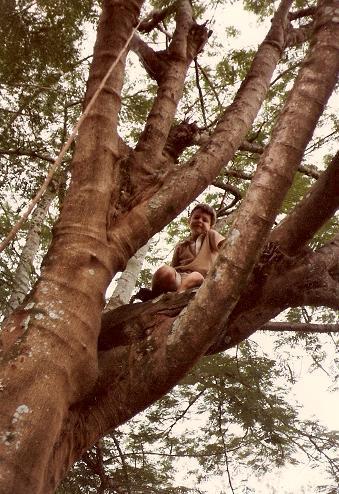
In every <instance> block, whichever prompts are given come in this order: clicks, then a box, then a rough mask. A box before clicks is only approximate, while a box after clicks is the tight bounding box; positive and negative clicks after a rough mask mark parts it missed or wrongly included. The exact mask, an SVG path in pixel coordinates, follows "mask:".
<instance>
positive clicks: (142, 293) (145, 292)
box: [131, 288, 157, 302]
mask: <svg viewBox="0 0 339 494" xmlns="http://www.w3.org/2000/svg"><path fill="white" fill-rule="evenodd" d="M155 297H157V295H156V294H155V293H154V292H153V291H152V290H151V289H150V288H140V290H139V291H138V292H137V293H136V294H135V295H133V297H132V298H131V302H134V300H141V302H148V300H152V299H153V298H155Z"/></svg>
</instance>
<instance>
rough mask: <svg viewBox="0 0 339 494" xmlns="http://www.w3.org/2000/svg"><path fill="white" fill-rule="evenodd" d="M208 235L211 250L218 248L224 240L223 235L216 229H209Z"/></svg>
mask: <svg viewBox="0 0 339 494" xmlns="http://www.w3.org/2000/svg"><path fill="white" fill-rule="evenodd" d="M209 236H210V245H211V247H212V250H214V251H216V250H219V249H220V247H221V245H222V243H223V242H224V240H225V237H223V236H222V235H221V234H220V233H219V232H217V231H216V230H210V231H209Z"/></svg>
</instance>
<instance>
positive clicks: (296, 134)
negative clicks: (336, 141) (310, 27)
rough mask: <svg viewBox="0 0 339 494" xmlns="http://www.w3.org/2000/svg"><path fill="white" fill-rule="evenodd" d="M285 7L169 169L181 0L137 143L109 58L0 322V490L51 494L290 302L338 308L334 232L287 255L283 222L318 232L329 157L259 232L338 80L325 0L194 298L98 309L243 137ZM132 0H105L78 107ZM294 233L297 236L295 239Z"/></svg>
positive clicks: (287, 228)
mask: <svg viewBox="0 0 339 494" xmlns="http://www.w3.org/2000/svg"><path fill="white" fill-rule="evenodd" d="M291 3H292V1H291V0H283V1H282V2H281V4H280V7H279V9H278V10H277V13H276V15H275V16H274V18H273V21H272V27H271V29H270V31H269V33H268V35H267V37H266V38H265V40H264V42H263V43H262V45H261V46H260V47H259V49H258V52H257V54H256V56H255V57H254V60H253V63H252V66H251V68H250V70H249V73H248V76H247V77H246V79H245V80H244V82H243V84H242V86H241V87H240V89H239V91H238V94H237V96H236V98H235V100H234V102H233V103H232V105H230V106H229V107H228V108H227V109H226V110H225V113H224V114H223V115H222V117H221V119H220V120H219V122H218V124H217V126H216V128H215V130H214V132H213V133H212V134H211V136H210V137H209V139H208V141H207V142H206V143H205V144H204V145H203V146H201V147H200V149H199V150H198V151H197V152H196V154H195V155H194V156H193V157H192V158H191V159H190V160H189V161H188V162H187V163H184V164H182V165H178V166H174V162H175V160H176V158H177V157H176V156H175V153H171V152H169V151H168V150H169V149H173V141H171V139H174V138H175V137H174V134H175V133H174V132H173V118H174V115H175V111H176V108H177V105H178V102H179V100H180V97H181V94H182V91H183V84H184V80H185V75H186V72H187V69H188V67H189V64H190V62H191V61H192V59H193V58H194V57H195V56H196V54H197V53H198V52H199V50H200V49H201V47H202V46H203V44H204V43H205V42H206V39H207V36H208V33H207V31H206V29H205V28H204V27H203V26H198V25H197V24H196V23H195V21H194V19H193V17H192V10H191V5H190V2H189V1H188V0H180V1H179V2H177V4H176V5H177V9H176V30H175V32H174V35H173V38H172V41H171V43H170V46H169V49H168V50H167V51H166V53H165V54H161V55H159V54H157V55H156V54H152V56H155V57H159V56H162V60H163V61H164V63H162V64H161V67H162V69H161V76H160V77H158V79H157V80H158V84H159V87H158V93H157V95H156V98H155V100H154V104H153V107H152V109H151V111H150V114H149V116H148V118H147V121H146V125H145V129H144V132H142V134H141V135H140V139H139V141H138V144H137V146H136V148H135V149H134V150H133V149H130V148H128V147H127V146H125V145H123V143H122V142H121V140H119V137H118V135H117V119H118V112H119V108H120V92H121V87H122V82H123V74H124V60H125V55H124V56H123V57H122V58H121V59H120V61H119V63H118V65H117V66H116V68H115V69H114V71H113V74H112V76H111V77H110V78H109V80H108V81H107V84H106V87H105V88H104V90H103V91H102V92H101V93H100V96H99V98H98V100H97V102H96V104H95V105H94V107H93V109H92V110H91V112H90V114H89V116H88V118H87V119H86V120H85V122H84V124H83V125H82V127H81V129H80V131H79V135H78V138H77V144H76V150H75V155H74V159H73V168H72V182H71V185H70V188H69V191H68V193H67V196H66V198H65V201H64V205H63V210H62V213H61V216H60V219H59V221H58V223H57V225H56V227H55V229H54V237H53V242H52V245H51V248H50V250H49V252H48V254H47V256H46V258H45V261H44V266H43V272H42V276H41V278H40V280H39V281H38V283H37V284H36V286H35V287H34V289H33V291H32V293H31V294H30V296H29V298H28V299H27V300H26V302H25V305H24V306H21V307H19V308H18V309H17V310H16V311H14V312H13V314H12V315H11V316H10V317H9V318H8V319H7V321H6V325H5V328H4V330H3V335H2V344H3V354H4V358H3V362H2V367H1V394H2V403H3V407H2V414H1V417H0V430H1V432H0V436H1V443H0V448H1V457H2V463H1V469H2V470H1V475H2V476H1V481H0V482H1V489H3V491H4V492H6V493H7V492H15V493H16V494H23V493H27V492H28V491H29V492H34V493H36V494H39V493H44V494H47V493H49V492H53V490H54V488H55V485H56V484H57V483H58V482H59V481H60V479H61V478H62V477H63V476H64V474H65V472H66V471H67V469H68V468H69V466H70V465H71V464H72V463H73V462H74V461H75V460H76V459H78V458H79V457H80V456H81V455H82V454H83V453H84V452H85V451H86V450H87V449H88V448H89V446H91V445H92V444H94V443H95V442H97V440H98V439H99V438H100V437H101V436H102V435H104V434H105V433H106V432H107V431H109V430H110V429H112V428H113V427H115V426H117V425H119V424H121V423H123V422H124V421H126V420H128V419H129V418H130V417H132V416H133V415H135V414H136V413H138V412H139V411H140V410H142V409H143V408H145V407H147V406H148V405H150V404H151V403H153V402H154V401H155V400H157V399H158V398H159V397H160V396H162V395H163V394H164V393H166V392H167V391H168V390H169V389H171V387H172V386H174V385H175V384H176V383H177V382H178V380H179V379H180V378H181V377H182V376H183V375H185V373H187V372H188V371H189V369H190V368H191V367H192V365H193V364H194V363H195V362H196V361H197V359H198V358H199V357H201V356H202V355H204V354H206V353H212V352H216V351H221V350H224V349H227V348H229V347H230V346H232V345H235V344H236V343H238V342H239V341H241V340H243V339H244V338H247V337H248V336H249V335H250V334H251V333H252V332H253V331H255V330H256V329H259V328H260V327H262V326H263V325H265V324H266V323H267V322H268V321H269V320H270V319H271V318H272V317H274V316H276V315H277V314H278V313H279V312H280V311H281V310H283V309H284V308H286V307H288V306H293V304H295V305H300V304H306V303H307V304H310V305H327V306H328V307H333V308H335V307H338V300H339V294H338V284H339V280H338V273H339V268H338V250H339V239H338V238H335V239H334V240H333V241H332V242H329V243H328V244H326V245H325V246H323V247H322V248H321V249H319V250H318V251H317V252H305V251H302V250H301V249H300V252H299V253H298V256H288V255H286V252H287V253H289V252H290V250H289V249H290V247H289V245H290V243H292V242H293V249H294V248H295V249H299V247H303V246H304V245H305V243H306V242H307V240H308V237H309V236H308V234H307V232H305V231H303V229H301V231H300V236H298V231H297V228H295V225H294V219H293V218H295V217H296V216H298V218H299V221H300V222H302V223H303V222H304V221H306V217H307V216H308V215H310V214H314V215H316V216H317V217H321V218H320V219H319V221H314V222H312V227H311V230H312V232H314V230H315V229H316V228H318V227H319V225H320V224H321V223H322V222H323V221H324V219H325V218H327V217H328V215H329V214H330V211H332V210H333V205H334V204H335V200H332V199H333V197H332V196H333V194H335V190H336V189H335V188H333V189H331V190H332V192H331V194H332V196H331V201H330V202H331V204H332V205H331V207H330V208H327V209H326V211H325V212H323V213H321V214H320V213H319V214H318V211H315V209H316V208H317V206H316V203H317V201H316V200H315V201H312V197H318V196H319V194H320V193H321V190H324V188H326V187H327V184H328V182H327V178H326V177H328V174H330V175H331V174H332V173H334V172H333V167H334V168H335V167H336V166H335V165H333V164H332V165H331V166H330V168H329V170H328V171H327V172H325V174H324V176H323V177H322V178H320V179H319V182H318V185H317V184H316V186H315V188H314V189H311V190H310V195H309V197H308V198H306V199H305V202H303V203H301V204H300V206H299V209H298V211H297V212H296V213H295V214H294V213H292V215H291V216H290V217H288V218H287V219H286V221H285V222H284V224H283V225H282V226H281V228H280V230H279V231H278V230H277V231H278V233H276V234H274V233H273V234H272V240H274V242H269V240H270V235H271V228H272V225H273V222H274V220H275V217H276V214H277V212H278V210H279V207H280V205H281V202H282V200H283V198H284V195H285V193H286V191H287V190H288V188H289V186H290V184H291V182H292V179H293V175H294V173H295V172H296V170H297V168H298V166H299V165H300V160H301V158H302V155H303V151H304V149H305V147H306V145H307V143H308V141H309V139H310V138H311V135H312V132H313V130H314V127H315V125H316V122H317V120H318V119H319V116H320V115H321V112H322V111H323V108H324V105H325V104H326V101H327V99H328V97H329V95H330V94H331V92H332V90H333V88H334V86H335V83H336V78H337V74H338V70H339V56H338V53H339V23H338V22H336V21H334V20H333V18H334V19H335V16H334V15H329V12H330V13H332V14H334V13H335V11H334V9H336V8H338V1H333V0H332V1H324V2H320V3H319V7H318V10H317V12H316V13H315V29H314V33H313V38H312V43H311V48H310V52H309V54H308V56H307V59H306V60H305V63H304V65H303V66H302V68H301V70H300V73H299V76H298V78H297V80H296V81H295V84H294V88H293V90H292V91H291V93H290V96H289V98H288V100H287V101H286V104H285V107H284V110H283V111H282V113H281V116H280V118H279V119H278V121H277V124H276V128H275V130H274V133H273V136H272V140H271V143H270V145H269V146H268V147H267V148H266V149H265V152H264V153H263V155H262V158H261V161H260V164H259V166H258V168H257V171H256V174H255V176H254V178H253V180H252V183H251V186H250V188H249V190H248V193H247V195H246V198H245V199H244V200H243V202H242V206H241V208H240V210H239V212H238V214H237V215H236V218H235V221H234V223H233V225H232V228H231V230H230V233H229V236H228V241H227V242H226V244H225V246H224V248H223V250H222V252H221V254H220V256H219V258H218V261H217V263H216V266H215V267H214V268H213V270H212V271H211V273H210V274H209V276H208V278H207V279H206V281H205V283H204V284H203V285H202V287H201V288H200V289H199V291H198V292H197V293H196V294H195V296H194V299H192V300H191V301H189V298H190V296H191V294H189V293H185V294H182V295H176V294H174V295H170V296H165V297H162V298H161V300H160V301H159V302H157V301H155V302H149V303H148V304H141V305H137V306H136V307H133V311H131V314H130V317H128V318H127V319H126V318H125V319H124V321H123V324H121V325H120V326H119V325H118V326H112V318H113V317H114V318H115V319H116V320H118V321H119V319H118V317H120V316H121V313H123V312H124V311H126V310H129V308H128V309H126V308H124V307H122V308H119V309H117V310H116V311H113V312H112V313H107V314H105V315H104V316H102V311H103V306H104V293H105V290H106V288H107V286H108V284H109V282H110V280H111V279H112V277H113V275H114V274H115V273H116V272H117V271H119V270H122V269H124V267H125V266H126V264H127V262H128V260H129V259H130V257H131V256H132V255H133V254H135V252H136V251H137V250H138V249H139V248H140V247H141V246H142V245H144V244H145V243H146V242H147V241H148V240H149V238H151V237H152V236H153V235H154V234H155V233H156V232H158V231H159V230H161V229H162V228H163V227H164V226H165V225H166V224H167V223H168V222H169V221H171V220H172V219H173V218H174V217H176V216H177V214H178V213H179V212H181V211H182V210H183V209H184V208H185V207H186V206H187V205H189V204H190V202H191V201H192V200H193V199H194V198H196V197H197V196H198V195H199V194H200V193H201V192H202V191H203V190H204V188H205V187H206V186H207V185H208V184H210V183H212V181H213V180H214V179H215V178H216V176H217V175H218V173H219V171H220V170H221V168H222V167H223V165H225V163H227V162H228V161H229V160H230V159H231V158H232V157H233V154H234V152H235V151H236V150H237V149H238V148H239V146H240V145H241V143H243V141H244V138H245V135H246V133H247V132H248V130H249V129H250V127H251V125H252V123H253V120H254V119H255V117H256V115H257V113H258V111H259V109H260V107H261V105H262V103H263V101H264V99H265V96H266V93H267V90H268V88H269V83H270V79H271V76H272V73H273V71H274V69H275V67H276V64H277V63H278V61H279V58H280V56H281V54H282V52H283V50H284V47H285V46H286V43H287V41H288V26H289V23H288V11H289V8H290V6H291ZM141 5H142V1H141V0H140V1H137V0H129V1H119V0H115V1H113V0H105V1H104V2H103V11H102V14H101V17H100V22H99V26H98V37H97V41H96V45H95V50H94V57H93V63H92V67H91V71H90V76H89V80H88V86H87V93H86V98H85V105H86V104H87V102H88V101H89V98H90V97H91V95H92V94H94V92H95V90H96V88H97V87H98V84H99V83H100V81H101V80H102V79H103V77H104V75H105V73H106V71H107V69H108V68H109V67H110V66H111V64H112V61H113V60H114V59H115V58H116V57H117V55H118V53H119V52H120V51H121V49H122V47H123V46H124V45H125V43H126V41H127V40H128V38H129V36H130V34H131V32H132V29H133V27H134V26H135V25H136V24H137V19H138V16H139V12H140V8H141ZM161 15H162V14H161ZM164 15H165V14H164ZM151 21H152V19H151ZM145 57H146V58H147V57H148V54H147V53H146V52H144V58H145ZM154 67H155V65H153V68H154ZM155 70H156V69H155ZM171 129H172V133H171ZM296 129H297V130H298V131H296ZM166 145H167V148H166ZM335 162H336V161H335V160H334V162H333V163H335ZM331 176H332V175H331ZM178 184H180V187H178ZM331 208H332V209H331ZM293 214H294V216H293ZM291 231H293V232H294V231H296V233H295V234H294V233H293V235H292V236H293V239H292V240H291ZM274 235H276V236H277V237H278V239H277V238H274ZM278 242H279V243H281V245H282V246H283V249H280V247H279V244H278ZM265 246H266V247H265ZM291 250H292V248H291ZM253 268H254V269H253ZM211 293H213V297H211V296H210V294H211ZM188 302H189V303H188ZM187 303H188V305H187ZM186 305H187V307H186ZM182 308H183V310H181V309H182ZM179 312H180V313H179ZM178 313H179V315H178ZM119 314H120V316H119ZM136 314H137V317H135V316H136ZM102 317H103V319H102ZM197 328H199V331H197ZM100 331H101V335H100V338H99V352H98V349H97V342H98V337H99V334H100ZM47 429H48V434H46V430H47Z"/></svg>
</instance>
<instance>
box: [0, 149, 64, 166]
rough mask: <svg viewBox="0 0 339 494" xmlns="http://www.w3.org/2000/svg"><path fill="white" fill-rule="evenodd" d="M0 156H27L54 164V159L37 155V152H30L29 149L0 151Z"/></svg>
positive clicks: (44, 155)
mask: <svg viewBox="0 0 339 494" xmlns="http://www.w3.org/2000/svg"><path fill="white" fill-rule="evenodd" d="M0 154H2V155H8V156H29V157H30V158H38V159H40V160H43V161H47V162H48V163H54V162H55V159H54V158H52V156H50V155H49V154H44V153H39V152H38V151H30V150H29V149H27V150H23V149H0Z"/></svg>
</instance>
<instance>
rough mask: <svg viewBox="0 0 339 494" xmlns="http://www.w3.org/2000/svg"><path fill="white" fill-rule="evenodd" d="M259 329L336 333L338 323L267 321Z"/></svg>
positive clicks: (338, 329) (338, 326)
mask: <svg viewBox="0 0 339 494" xmlns="http://www.w3.org/2000/svg"><path fill="white" fill-rule="evenodd" d="M259 331H294V332H296V333H338V332H339V324H311V323H307V324H306V323H289V322H269V323H267V324H264V325H263V326H261V328H259Z"/></svg>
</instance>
